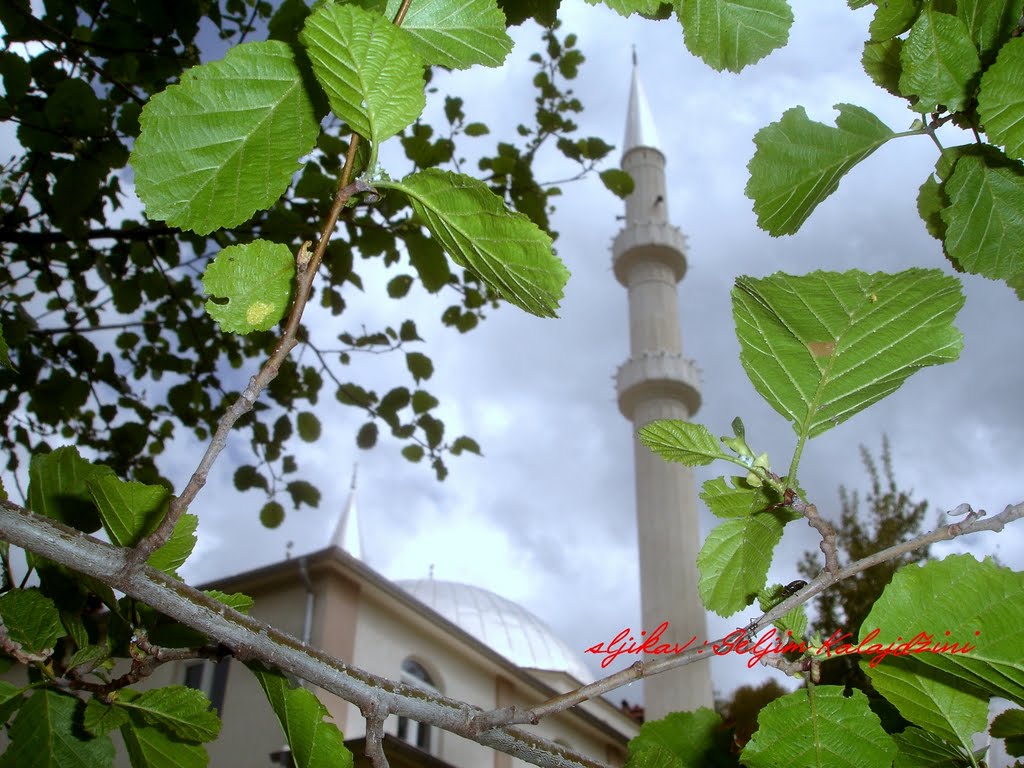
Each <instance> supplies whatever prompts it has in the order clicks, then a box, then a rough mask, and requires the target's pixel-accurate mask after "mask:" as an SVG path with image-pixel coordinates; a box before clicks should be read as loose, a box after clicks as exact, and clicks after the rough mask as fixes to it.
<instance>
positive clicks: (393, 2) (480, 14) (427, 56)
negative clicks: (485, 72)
mask: <svg viewBox="0 0 1024 768" xmlns="http://www.w3.org/2000/svg"><path fill="white" fill-rule="evenodd" d="M401 4H402V0H388V7H387V11H386V12H385V15H386V16H387V17H388V18H389V19H393V18H394V17H395V14H396V13H397V12H398V8H399V6H400V5H401ZM402 29H403V30H404V31H405V32H408V33H409V35H410V37H411V38H412V44H413V47H414V48H415V49H416V52H417V53H418V54H419V55H420V56H421V57H422V59H423V62H424V63H425V64H440V65H441V66H442V67H451V68H452V69H467V68H469V67H471V66H473V65H474V64H482V65H483V66H485V67H497V66H500V65H501V63H502V62H503V61H504V60H505V57H506V56H508V53H509V51H511V50H512V38H511V37H509V36H508V33H507V32H506V31H505V14H503V13H502V12H501V10H500V9H499V8H498V4H497V3H496V2H495V0H463V2H460V3H451V2H448V0H418V2H415V3H413V4H412V5H411V6H410V7H409V12H408V13H407V14H406V15H405V19H404V20H403V21H402Z"/></svg>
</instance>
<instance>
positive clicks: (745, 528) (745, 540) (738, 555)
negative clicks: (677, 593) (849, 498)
mask: <svg viewBox="0 0 1024 768" xmlns="http://www.w3.org/2000/svg"><path fill="white" fill-rule="evenodd" d="M798 517H799V515H797V514H796V513H795V512H793V511H792V510H787V509H779V510H773V511H771V512H761V513H760V514H756V515H753V516H751V517H745V518H742V519H738V520H729V521H728V522H725V523H723V524H722V525H719V526H718V527H716V528H714V529H713V530H712V531H711V533H710V534H709V535H708V537H707V539H705V540H704V545H703V546H702V547H701V550H700V553H699V554H698V555H697V569H698V570H699V571H700V578H699V579H698V582H697V589H698V590H699V592H700V598H701V601H702V602H703V603H704V606H705V607H706V608H707V609H708V610H711V611H714V612H715V613H717V614H718V615H719V616H731V615H732V614H734V613H736V612H737V611H741V610H743V609H744V608H746V607H747V606H748V605H750V604H751V603H752V602H753V601H754V598H755V597H757V594H758V592H760V591H761V587H762V586H763V585H764V582H765V578H766V577H767V575H768V566H770V565H771V563H772V554H773V552H774V551H775V546H776V545H777V544H778V543H779V541H780V540H781V539H782V531H783V529H784V528H785V526H786V523H788V522H790V521H791V520H795V519H796V518H798Z"/></svg>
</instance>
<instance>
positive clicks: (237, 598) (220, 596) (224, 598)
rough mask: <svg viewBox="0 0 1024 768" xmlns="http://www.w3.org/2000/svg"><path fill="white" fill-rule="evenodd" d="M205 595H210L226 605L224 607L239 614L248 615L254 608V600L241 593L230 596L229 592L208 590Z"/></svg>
mask: <svg viewBox="0 0 1024 768" xmlns="http://www.w3.org/2000/svg"><path fill="white" fill-rule="evenodd" d="M203 594H205V595H209V596H210V597H212V598H213V599H214V600H216V601H218V602H220V603H224V605H226V606H228V607H229V608H233V609H234V610H236V611H238V612H239V613H248V612H249V609H250V608H252V606H253V599H252V598H251V597H249V596H248V595H245V594H242V593H241V592H232V593H231V594H228V593H227V592H221V591H220V590H219V589H207V590H205V591H204V592H203Z"/></svg>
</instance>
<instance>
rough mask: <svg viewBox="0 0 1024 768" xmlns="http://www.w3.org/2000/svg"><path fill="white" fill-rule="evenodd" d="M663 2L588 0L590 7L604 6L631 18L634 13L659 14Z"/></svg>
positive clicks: (651, 0) (654, 0)
mask: <svg viewBox="0 0 1024 768" xmlns="http://www.w3.org/2000/svg"><path fill="white" fill-rule="evenodd" d="M662 1H663V0H586V2H587V3H588V4H590V5H603V6H606V7H608V8H611V9H612V10H613V11H615V12H616V13H618V14H619V15H620V16H625V17H626V18H629V17H630V16H632V15H633V14H634V13H639V14H643V15H645V16H646V15H652V14H655V13H657V12H658V9H659V8H660V7H661V5H662Z"/></svg>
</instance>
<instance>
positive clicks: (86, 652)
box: [68, 645, 110, 669]
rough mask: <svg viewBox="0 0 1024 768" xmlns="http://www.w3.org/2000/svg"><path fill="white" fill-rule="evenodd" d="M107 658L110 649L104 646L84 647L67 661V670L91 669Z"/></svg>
mask: <svg viewBox="0 0 1024 768" xmlns="http://www.w3.org/2000/svg"><path fill="white" fill-rule="evenodd" d="M109 658H110V649H109V648H108V647H107V646H106V645H84V646H82V647H81V648H79V649H78V650H77V651H75V653H74V654H73V655H72V656H71V658H70V659H68V669H75V668H76V667H83V666H84V667H86V668H87V669H92V668H93V667H95V666H96V665H97V664H99V663H101V662H103V661H105V660H107V659H109Z"/></svg>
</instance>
